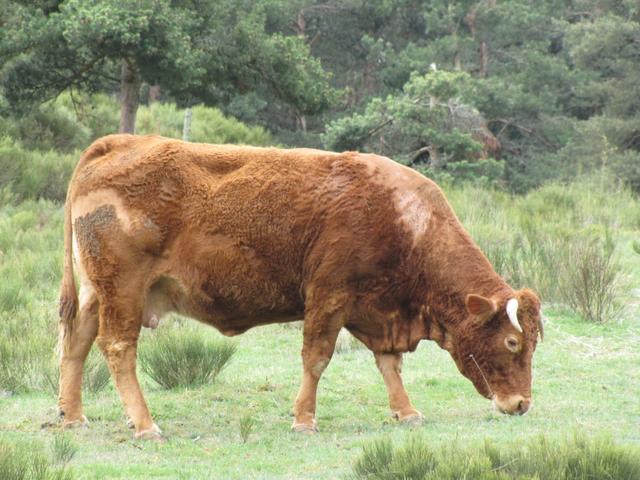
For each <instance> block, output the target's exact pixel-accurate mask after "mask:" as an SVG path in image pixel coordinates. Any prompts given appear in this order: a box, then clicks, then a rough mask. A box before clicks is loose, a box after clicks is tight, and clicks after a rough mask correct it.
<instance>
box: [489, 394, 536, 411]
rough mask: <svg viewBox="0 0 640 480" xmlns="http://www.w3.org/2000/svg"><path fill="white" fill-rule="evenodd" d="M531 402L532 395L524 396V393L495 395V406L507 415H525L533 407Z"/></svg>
mask: <svg viewBox="0 0 640 480" xmlns="http://www.w3.org/2000/svg"><path fill="white" fill-rule="evenodd" d="M531 403H532V402H531V397H523V396H522V395H509V396H507V397H499V396H498V395H494V396H493V406H494V407H495V408H496V410H498V411H499V412H500V413H505V414H507V415H524V414H525V413H527V412H528V411H529V409H530V408H531Z"/></svg>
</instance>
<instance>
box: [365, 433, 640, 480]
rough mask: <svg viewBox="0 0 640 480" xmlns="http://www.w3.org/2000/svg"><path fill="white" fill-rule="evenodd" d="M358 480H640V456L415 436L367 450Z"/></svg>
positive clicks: (584, 445)
mask: <svg viewBox="0 0 640 480" xmlns="http://www.w3.org/2000/svg"><path fill="white" fill-rule="evenodd" d="M353 474H354V477H355V478H357V479H379V480H394V479H398V480H400V479H403V480H404V479H415V480H422V479H424V480H432V479H433V480H435V479H441V480H448V479H451V480H453V479H459V478H474V479H482V480H493V479H495V480H501V479H510V478H518V479H538V478H562V479H564V480H574V479H575V480H578V479H579V480H587V479H592V478H615V479H617V480H632V479H637V478H640V451H639V450H638V449H637V448H631V447H623V446H620V445H617V444H615V443H614V442H613V441H612V440H611V439H609V438H597V439H587V438H586V437H584V436H583V435H578V434H576V435H574V437H573V438H571V439H564V440H551V439H549V438H547V437H545V436H539V437H537V438H533V439H527V441H526V442H520V443H513V444H509V445H502V446H498V445H496V444H494V443H492V442H490V441H485V443H484V445H482V446H475V447H474V446H461V445H460V444H459V443H457V442H454V443H453V444H448V445H432V444H430V443H428V442H427V441H426V440H425V439H424V438H423V437H420V436H411V437H409V439H408V441H407V442H406V443H405V444H404V445H403V446H400V447H395V446H394V445H393V444H392V442H391V441H390V440H389V439H383V440H378V441H376V442H373V443H370V444H367V445H365V446H364V447H363V452H362V455H361V456H360V457H359V458H358V459H357V460H356V462H355V463H354V465H353Z"/></svg>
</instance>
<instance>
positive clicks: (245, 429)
mask: <svg viewBox="0 0 640 480" xmlns="http://www.w3.org/2000/svg"><path fill="white" fill-rule="evenodd" d="M239 424H240V438H242V443H247V440H249V435H251V432H252V431H253V428H254V427H255V426H256V419H255V418H254V417H253V416H252V415H251V414H250V413H247V414H246V415H243V416H242V417H240V420H239Z"/></svg>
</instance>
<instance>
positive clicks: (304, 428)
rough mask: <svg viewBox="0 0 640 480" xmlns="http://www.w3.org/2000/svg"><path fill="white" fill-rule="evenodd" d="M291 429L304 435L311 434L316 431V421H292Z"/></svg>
mask: <svg viewBox="0 0 640 480" xmlns="http://www.w3.org/2000/svg"><path fill="white" fill-rule="evenodd" d="M291 430H293V431H294V432H296V433H302V434H304V435H313V434H314V433H318V426H317V425H316V421H315V420H314V421H313V423H312V424H311V425H309V424H308V423H294V424H293V425H292V426H291Z"/></svg>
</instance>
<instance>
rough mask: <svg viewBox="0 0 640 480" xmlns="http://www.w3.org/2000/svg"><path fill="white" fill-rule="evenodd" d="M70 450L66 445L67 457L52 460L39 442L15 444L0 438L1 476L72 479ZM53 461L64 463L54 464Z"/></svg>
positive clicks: (15, 479) (7, 479) (10, 479)
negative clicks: (69, 466) (68, 463)
mask: <svg viewBox="0 0 640 480" xmlns="http://www.w3.org/2000/svg"><path fill="white" fill-rule="evenodd" d="M54 449H55V447H54ZM69 451H70V450H69V449H68V448H67V447H65V457H64V458H60V457H58V458H57V459H56V460H55V461H54V462H50V461H49V460H48V459H47V457H46V456H45V455H44V453H43V452H42V448H41V447H40V446H39V445H37V444H33V443H28V444H27V443H20V444H15V443H9V442H8V441H7V440H0V478H1V479H2V480H71V479H72V478H73V477H74V476H73V472H72V470H70V469H69V468H68V467H67V462H68V460H70V459H71V458H70V456H69ZM54 456H55V454H54ZM52 463H61V464H62V465H61V466H53V465H52Z"/></svg>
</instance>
